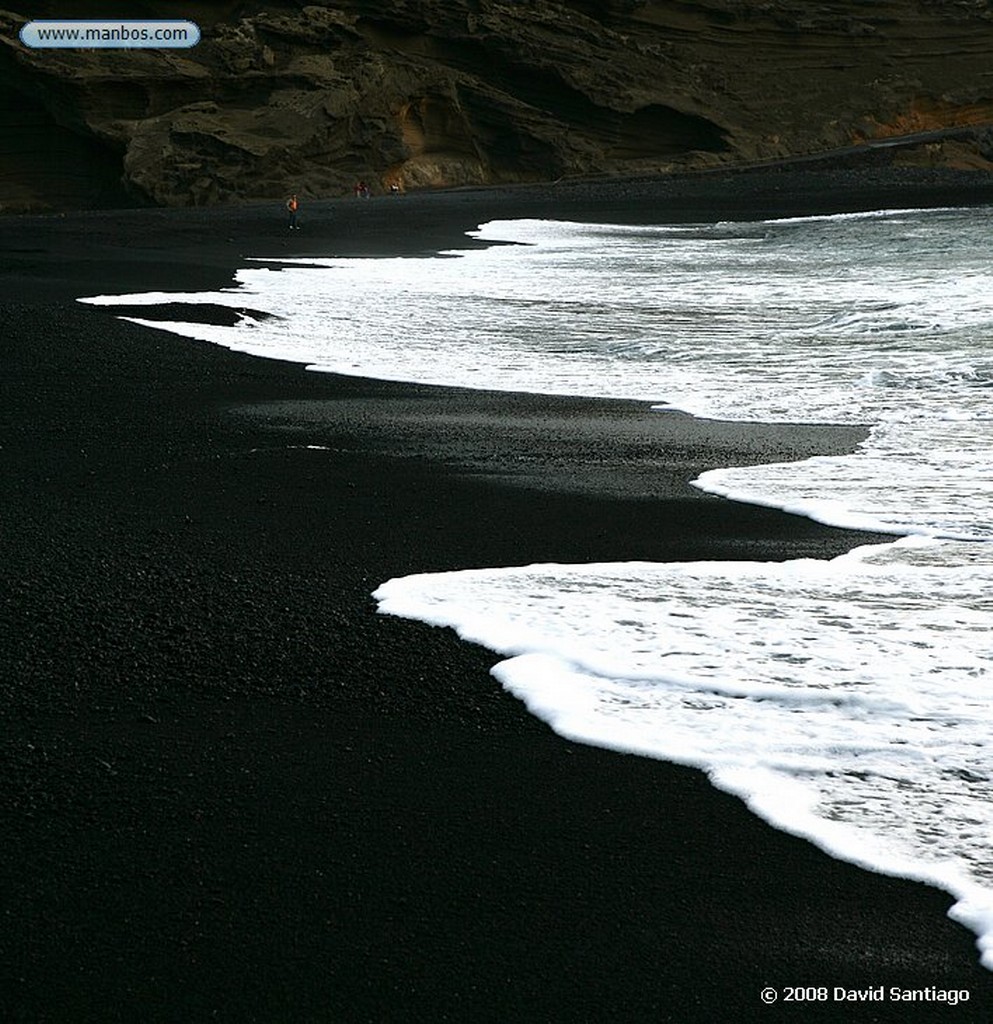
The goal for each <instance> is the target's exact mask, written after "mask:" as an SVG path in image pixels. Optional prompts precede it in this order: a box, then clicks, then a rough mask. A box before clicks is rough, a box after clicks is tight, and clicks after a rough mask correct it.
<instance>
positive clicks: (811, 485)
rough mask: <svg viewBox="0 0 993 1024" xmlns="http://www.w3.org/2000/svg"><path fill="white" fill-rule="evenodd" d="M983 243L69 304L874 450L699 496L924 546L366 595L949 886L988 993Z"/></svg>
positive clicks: (712, 236)
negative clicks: (452, 631) (202, 315)
mask: <svg viewBox="0 0 993 1024" xmlns="http://www.w3.org/2000/svg"><path fill="white" fill-rule="evenodd" d="M989 222H990V211H989V210H986V209H983V210H956V209H948V210H940V211H918V210H901V211H877V212H872V213H864V214H847V215H841V216H833V217H814V218H787V219H781V220H772V221H763V222H756V223H720V224H698V225H677V226H651V225H650V226H618V225H608V224H596V225H588V224H567V223H559V222H550V221H513V222H494V223H490V224H486V225H483V226H481V227H480V229H479V230H478V231H477V232H475V233H474V234H475V235H476V237H477V238H478V239H479V240H482V241H489V242H494V243H498V242H516V243H520V244H516V245H500V244H494V245H493V246H492V247H490V248H483V249H473V250H467V251H464V252H453V253H448V254H443V255H441V256H437V257H431V258H416V259H411V258H405V259H384V260H346V259H328V260H306V261H298V262H297V263H293V262H290V261H273V262H272V263H271V265H257V266H253V267H252V268H249V269H244V270H242V271H240V272H239V274H238V284H237V286H236V287H234V288H231V289H225V290H222V291H220V292H217V293H202V294H192V295H177V294H174V293H157V294H154V295H145V296H133V295H128V296H101V297H95V298H94V299H91V300H87V301H93V302H100V303H103V304H108V305H110V304H113V303H120V304H130V305H136V304H149V305H154V304H157V303H162V302H177V301H178V302H191V303H200V302H209V303H219V304H225V305H229V306H232V307H244V306H246V305H248V306H251V307H252V308H255V309H259V310H264V311H266V312H268V313H270V314H272V316H271V318H268V319H264V320H253V319H247V318H246V319H243V321H242V322H241V323H239V324H238V325H236V326H234V327H221V326H214V325H207V324H177V323H170V324H163V323H161V322H158V321H141V320H139V321H138V322H147V323H149V324H150V325H151V326H155V327H160V328H164V329H167V330H174V331H176V332H178V333H181V334H186V335H189V336H192V337H196V338H201V339H204V340H207V341H211V342H216V343H218V344H223V345H227V346H229V347H231V348H235V349H239V350H242V351H246V352H252V353H254V354H256V355H264V356H271V357H277V358H283V359H295V360H297V361H300V362H304V363H306V364H308V365H310V366H312V367H314V368H315V369H321V370H334V371H337V372H340V373H351V374H358V375H364V376H371V377H379V378H383V379H393V380H396V379H400V380H410V381H417V382H421V383H438V384H450V385H457V386H467V387H482V388H490V389H495V390H507V391H531V392H545V393H564V394H585V395H598V396H603V397H623V398H635V399H643V400H645V401H646V402H651V403H655V404H663V403H664V406H665V407H666V408H679V409H682V410H685V411H688V412H691V413H693V414H695V415H697V416H704V417H713V418H726V419H737V420H755V421H764V422H776V421H783V422H807V423H810V422H826V423H861V424H866V425H867V427H869V428H870V433H869V436H868V438H867V440H866V441H865V442H864V443H863V444H862V445H861V446H860V447H859V448H858V450H857V451H855V452H853V453H852V454H850V455H847V456H832V457H820V458H813V459H808V460H806V461H804V462H798V463H783V464H777V465H769V466H750V467H746V468H721V469H714V470H712V471H710V472H707V473H704V474H703V475H702V476H701V477H700V479H699V480H698V481H697V484H698V486H700V487H701V488H703V489H704V490H707V491H710V492H713V493H715V494H721V495H725V496H728V497H732V498H736V499H739V500H743V501H748V502H753V503H758V504H766V505H771V506H774V507H777V508H783V509H786V510H789V511H793V512H797V513H800V514H803V515H807V516H810V517H812V518H815V519H818V520H820V521H823V522H826V523H831V524H834V525H839V526H845V527H851V528H864V529H876V530H880V531H884V532H889V533H892V534H896V535H919V536H917V539H909V538H908V539H904V540H901V541H899V542H897V543H894V544H892V545H889V546H885V547H878V548H872V549H859V550H857V551H855V552H852V553H851V554H849V555H847V556H845V557H843V558H840V559H836V560H834V561H831V562H819V561H802V562H787V563H699V564H678V565H646V564H637V565H593V566H551V565H549V566H534V567H529V568H514V569H492V570H474V571H471V572H462V573H447V574H441V575H435V576H421V577H409V578H407V579H403V580H392V581H390V582H389V583H387V584H384V585H383V586H382V587H381V588H380V589H379V590H378V591H377V592H376V596H377V599H378V600H379V601H380V607H381V609H382V610H383V611H385V612H390V613H393V614H398V615H406V616H410V617H415V618H419V619H423V620H424V621H427V622H434V623H437V624H444V625H451V626H454V627H455V628H457V629H458V630H459V632H460V633H461V634H462V635H463V636H466V637H467V638H469V639H473V640H475V641H477V642H480V643H484V644H486V645H487V646H489V647H491V648H492V649H493V650H495V651H498V652H500V653H501V654H504V655H506V656H508V658H509V660H507V661H504V662H503V663H502V664H501V665H500V666H498V667H497V669H496V674H497V676H498V678H499V679H500V680H501V681H502V683H503V684H504V685H505V686H506V687H507V688H508V689H510V690H511V691H513V692H514V693H516V694H517V695H518V696H520V697H521V699H522V700H524V701H525V702H526V703H527V705H528V706H529V707H530V708H531V709H532V711H534V712H535V713H536V714H539V715H541V716H542V717H543V718H545V719H546V720H547V721H549V722H550V723H551V724H552V726H553V727H554V728H555V729H557V730H558V731H560V732H562V733H563V734H565V735H568V736H573V737H575V738H577V739H583V740H585V741H588V742H593V743H598V744H602V745H605V746H612V747H617V748H619V749H623V750H631V751H637V752H640V753H643V754H647V755H651V756H655V757H663V758H667V759H671V760H675V761H681V762H684V763H688V764H693V765H696V766H698V767H700V768H702V769H703V770H705V771H707V772H708V773H709V774H710V776H711V778H712V779H713V780H714V782H715V784H717V785H719V786H721V787H723V788H725V789H727V790H729V791H731V792H734V793H737V794H739V795H740V796H742V798H743V799H745V800H747V801H748V803H749V806H751V807H752V808H753V809H754V810H755V811H756V813H758V814H760V815H762V816H763V817H764V818H765V819H766V820H768V821H770V822H771V823H773V824H774V825H776V826H777V827H780V828H783V829H785V830H788V831H791V832H794V833H796V834H799V835H803V836H807V837H809V838H810V839H811V840H813V841H814V842H816V843H818V844H820V845H821V846H823V847H824V848H825V849H827V850H829V851H830V852H832V853H833V854H835V855H836V856H839V857H844V858H845V859H848V860H852V861H854V862H856V863H859V864H862V865H864V866H866V867H869V868H872V869H875V870H879V871H886V872H890V873H894V874H899V875H906V876H908V877H913V878H918V879H921V880H925V881H927V882H930V883H932V884H935V885H938V886H941V887H942V888H944V889H946V890H947V891H948V892H950V893H952V894H953V895H954V897H955V899H956V901H957V902H956V905H955V908H954V911H953V913H954V915H955V916H956V917H957V918H959V919H960V920H962V921H963V922H964V923H966V924H967V925H968V926H969V927H971V928H972V929H973V930H974V931H975V932H976V933H977V935H978V936H979V937H980V947H981V951H982V959H983V963H984V964H986V966H988V967H991V968H993V873H991V869H990V863H991V862H993V856H991V853H993V814H991V811H990V807H991V806H993V803H991V799H990V798H991V796H993V792H991V787H993V781H991V780H993V754H991V747H990V739H989V737H990V735H991V730H993V711H991V710H990V709H991V707H993V702H991V701H990V699H989V697H990V682H991V660H993V652H991V641H990V635H991V634H990V630H989V626H990V622H991V615H990V613H991V611H993V606H991V603H990V599H989V598H988V597H987V595H988V594H990V593H993V578H991V576H993V568H991V558H993V554H991V553H993V548H991V547H990V545H989V544H988V543H985V541H989V540H990V539H993V516H991V515H990V508H991V505H993V457H991V452H993V412H991V409H990V399H991V396H993V356H991V355H990V353H991V352H993V273H991V272H990V270H989V269H988V264H989V260H988V243H987V239H988V237H989V234H990V223H989ZM259 262H260V263H261V262H263V261H259ZM928 537H930V538H945V539H944V540H942V541H934V540H930V541H929V540H926V539H925V538H928ZM965 539H971V540H972V543H965V542H964V540H965Z"/></svg>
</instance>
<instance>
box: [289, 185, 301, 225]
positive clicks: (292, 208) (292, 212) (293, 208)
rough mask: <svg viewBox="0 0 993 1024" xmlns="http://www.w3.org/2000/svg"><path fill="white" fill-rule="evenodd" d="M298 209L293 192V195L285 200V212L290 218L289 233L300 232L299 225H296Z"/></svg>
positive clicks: (298, 205)
mask: <svg viewBox="0 0 993 1024" xmlns="http://www.w3.org/2000/svg"><path fill="white" fill-rule="evenodd" d="M299 209H300V203H299V202H298V200H297V196H296V193H295V192H294V193H293V195H291V196H290V198H289V199H287V200H286V212H287V213H288V214H289V218H290V231H299V230H300V225H299V224H297V210H299Z"/></svg>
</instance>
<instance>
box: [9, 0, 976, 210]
mask: <svg viewBox="0 0 993 1024" xmlns="http://www.w3.org/2000/svg"><path fill="white" fill-rule="evenodd" d="M73 6H74V5H72V4H65V3H62V4H59V3H50V4H43V3H42V4H31V5H28V7H29V9H27V10H25V9H19V10H18V11H17V12H16V13H14V12H10V11H0V93H2V97H0V98H2V101H3V102H2V103H0V111H2V112H0V127H2V131H0V203H2V204H3V207H4V209H6V210H19V209H44V208H56V209H57V208H65V207H72V206H94V205H112V204H114V203H121V202H131V203H135V202H148V203H155V204H165V205H185V204H199V203H213V202H226V201H238V200H245V199H256V198H257V199H261V198H273V197H279V196H282V195H284V194H285V193H286V192H287V191H289V190H296V191H298V192H301V193H302V194H305V195H314V196H318V195H320V196H324V195H335V194H339V193H341V192H343V191H345V190H346V189H348V188H349V187H350V186H351V184H352V183H353V182H354V181H355V180H356V179H358V178H364V179H366V180H367V181H368V182H369V183H370V184H371V185H372V186H373V188H374V189H381V188H385V187H387V186H388V185H389V184H391V183H393V182H395V183H397V184H398V185H400V186H401V187H406V188H415V187H423V186H445V185H459V184H470V183H486V182H509V181H534V180H549V179H556V178H558V177H561V176H564V175H597V174H610V175H637V174H656V173H659V172H660V171H662V172H665V171H671V170H679V169H687V168H700V167H707V166H717V165H721V164H741V163H745V162H754V161H761V160H777V159H784V158H793V157H797V156H802V155H807V154H815V153H823V152H827V151H833V150H837V149H840V148H843V147H849V146H852V145H857V144H859V143H866V142H872V141H875V142H876V143H878V142H879V140H882V139H886V138H888V137H904V136H907V135H913V136H915V139H916V141H917V142H918V143H919V146H918V148H917V149H916V151H914V152H913V153H912V154H911V155H909V156H904V157H903V158H905V159H914V160H925V161H932V162H935V163H944V164H952V165H956V166H967V167H976V168H982V169H990V166H991V165H990V164H989V163H988V162H987V159H986V158H987V156H988V155H993V145H991V144H990V141H989V138H988V135H987V126H988V125H990V124H993V6H991V5H990V3H988V2H986V0H875V2H873V3H871V4H869V3H859V2H856V0H847V2H841V0H825V2H820V3H816V2H815V3H809V2H799V0H798V2H792V0H765V2H761V0H760V2H746V0H698V2H678V0H599V2H595V0H342V2H339V3H333V4H330V3H293V2H286V0H273V2H270V3H264V4H262V3H231V2H229V3H186V4H177V3H168V2H161V3H154V2H148V3H128V4H116V5H115V4H114V3H110V4H104V5H102V6H101V10H100V14H101V17H104V16H121V17H124V16H126V17H129V18H136V17H160V18H162V17H168V18H176V17H188V18H190V19H192V20H194V21H196V22H197V23H198V24H199V25H200V27H201V28H202V30H203V39H202V42H201V43H200V44H199V45H198V46H196V47H194V48H191V49H188V50H31V49H28V48H27V47H25V46H23V45H22V44H21V43H20V41H19V40H18V32H19V30H20V28H21V26H22V25H23V24H24V22H25V21H26V20H28V19H30V18H39V17H50V18H51V17H60V16H61V17H71V16H73V15H74V14H76V15H78V8H77V9H76V10H75V11H72V10H67V8H73ZM921 133H925V134H921ZM926 133H930V134H926Z"/></svg>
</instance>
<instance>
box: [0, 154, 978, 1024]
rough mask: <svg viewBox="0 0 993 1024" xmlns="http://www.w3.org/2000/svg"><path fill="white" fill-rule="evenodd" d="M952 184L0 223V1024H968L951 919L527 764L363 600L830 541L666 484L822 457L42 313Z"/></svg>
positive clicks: (619, 409)
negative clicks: (447, 251) (465, 240)
mask: <svg viewBox="0 0 993 1024" xmlns="http://www.w3.org/2000/svg"><path fill="white" fill-rule="evenodd" d="M991 201H993V184H991V183H989V182H988V181H987V179H986V178H985V177H984V176H981V175H976V174H964V175H955V174H941V175H939V174H933V173H930V172H910V171H897V170H893V169H879V170H869V171H862V172H858V173H856V172H853V171H834V172H831V171H828V170H822V169H816V168H814V169H809V170H806V171H795V172H791V173H775V172H765V173H762V174H752V175H745V176H723V175H708V176H701V177H698V178H688V179H683V180H681V181H674V182H670V183H668V184H655V183H650V182H629V183H616V184H600V185H593V184H582V185H560V186H549V187H543V188H534V189H525V188H515V189H504V190H465V191H458V192H452V193H436V194H426V195H411V196H406V197H403V198H401V199H394V198H392V197H381V198H375V199H373V200H370V201H369V202H360V201H357V200H351V199H350V200H348V201H345V200H342V201H334V202H321V203H317V202H311V203H305V204H304V207H303V210H302V216H301V222H302V224H303V230H301V231H299V232H295V233H293V234H292V235H289V233H287V232H286V231H285V227H284V224H283V220H282V216H281V211H280V208H279V205H278V204H274V205H273V207H271V208H269V207H246V208H240V209H238V208H231V209H212V210H187V211H128V212H122V213H119V214H107V213H100V214H79V215H73V216H67V217H49V218H18V219H8V220H4V221H0V259H2V265H3V270H4V273H3V276H2V278H0V300H2V305H0V322H2V327H0V339H2V340H0V352H2V356H0V467H2V474H3V475H2V479H3V502H2V505H0V607H2V612H0V714H2V721H3V728H2V732H0V807H2V822H3V828H2V838H0V1019H2V1020H4V1021H54V1022H63V1021H65V1022H76V1021H101V1022H110V1021H213V1020H220V1021H263V1022H268V1021H274V1022H281V1021H287V1022H289V1021H292V1022H304V1021H313V1022H328V1021H335V1022H338V1021H340V1022H366V1021H368V1022H391V1021H403V1022H411V1021H425V1022H427V1021H431V1022H435V1021H457V1022H462V1021H466V1022H469V1021H508V1022H512V1021H521V1022H532V1021H533V1022H538V1021H553V1022H558V1021H570V1022H572V1021H584V1022H586V1021H589V1022H600V1021H610V1022H615V1021H616V1022H620V1021H646V1022H647V1021H652V1022H675V1024H683V1022H686V1024H690V1022H697V1021H699V1022H704V1021H706V1022H723V1021H729V1022H730V1021H767V1020H791V1021H803V1022H810V1021H831V1022H838V1021H858V1022H863V1021H864V1022H869V1021H902V1022H905V1021H914V1022H917V1021H921V1022H926V1021H955V1022H958V1021H962V1022H980V1021H982V1022H987V1021H989V1020H990V1019H991V1014H993V974H991V973H990V972H988V971H985V970H983V969H982V968H981V967H980V966H979V965H978V956H977V952H976V949H975V945H974V937H973V936H972V934H971V933H969V932H968V931H966V930H965V929H963V928H961V927H959V926H958V925H956V924H955V923H953V922H952V921H950V920H949V919H948V918H947V917H946V916H945V914H946V911H947V908H948V907H949V905H950V903H951V900H950V898H949V897H947V896H946V895H944V894H943V893H940V892H937V891H935V890H932V889H929V888H926V887H924V886H920V885H916V884H912V883H909V882H904V881H899V880H894V879H890V878H885V877H881V876H876V875H871V874H868V873H865V872H863V871H860V870H858V869H857V868H854V867H851V866H849V865H846V864H842V863H839V862H837V861H835V860H832V859H831V858H830V857H827V856H826V855H824V854H822V853H820V852H819V851H817V850H816V849H815V848H813V847H812V846H810V845H809V844H807V843H805V842H802V841H799V840H796V839H793V838H790V837H788V836H786V835H783V834H781V833H779V832H776V831H775V830H773V829H771V828H769V827H767V826H765V825H764V824H763V823H762V822H760V821H759V820H758V819H757V818H755V817H753V816H752V815H751V814H750V813H749V812H748V811H747V810H746V808H745V807H744V806H743V805H742V804H741V803H740V802H739V801H738V800H736V799H733V798H731V797H728V796H725V795H724V794H721V793H718V792H716V791H714V790H713V789H712V788H711V787H710V785H709V783H708V782H707V780H706V779H705V778H704V777H703V776H702V775H700V774H699V773H697V772H694V771H690V770H687V769H682V768H677V767H673V766H671V765H667V764H664V763H659V762H654V761H650V760H646V759H641V758H638V757H633V756H623V755H618V754H614V753H610V752H607V751H602V750H598V749H594V748H588V747H583V746H580V745H576V744H573V743H568V742H565V741H563V740H561V739H560V738H558V737H557V736H555V735H554V734H552V733H551V732H550V731H549V730H548V729H547V728H546V727H545V726H544V725H543V724H541V723H540V722H538V721H537V720H536V719H533V718H531V717H530V716H529V715H528V714H527V713H526V712H525V711H524V709H523V707H522V706H521V705H519V704H518V703H517V702H516V701H515V700H514V699H512V698H511V697H509V696H507V695H505V694H504V693H503V692H502V691H501V690H500V689H499V687H498V685H497V684H496V683H495V681H494V680H493V679H492V678H491V677H490V676H489V674H488V668H489V666H490V665H491V664H492V663H493V661H494V658H493V657H492V656H491V655H490V654H489V653H488V652H486V651H483V650H480V649H478V648H474V647H472V646H471V645H468V644H464V643H462V642H460V641H458V640H457V639H456V638H455V636H454V634H452V633H450V632H449V631H445V630H435V629H430V628H427V627H424V626H421V625H420V624H417V623H412V622H405V621H401V620H397V619H393V618H389V617H385V616H380V615H377V614H376V612H375V607H374V603H373V601H372V600H371V598H370V596H369V595H370V593H371V591H372V590H373V589H375V587H376V586H377V585H378V584H380V583H381V582H383V581H384V580H386V579H389V578H391V577H394V576H399V575H404V574H407V573H412V572H424V571H433V570H442V569H454V568H465V567H470V566H490V565H493V566H497V565H510V564H520V563H527V562H533V561H591V560H597V561H610V560H623V559H629V558H637V559H655V560H668V559H701V558H715V557H716V558H732V557H742V558H772V559H781V558H791V557H799V556H825V557H828V556H832V555H835V554H839V553H841V552H843V551H845V550H848V549H849V548H850V547H852V546H853V545H854V544H856V543H860V542H864V541H866V540H869V539H871V538H869V537H868V536H866V535H860V534H855V533H848V532H843V531H837V530H829V529H826V528H822V527H820V526H817V525H815V524H813V523H811V522H808V521H806V520H804V519H800V518H797V517H792V516H788V515H785V514H781V513H778V512H774V511H771V510H766V509H759V508H751V507H745V506H740V505H737V504H734V503H730V502H726V501H722V500H719V499H715V498H710V497H707V496H705V495H702V494H700V493H698V492H696V491H695V490H693V489H692V488H689V487H688V486H687V481H688V480H689V479H691V478H692V477H693V476H695V475H697V474H698V473H699V472H700V471H701V470H702V469H704V468H707V467H710V466H716V465H728V464H743V463H745V462H747V461H756V460H760V461H761V460H765V459H768V458H775V459H783V458H790V457H802V456H803V455H804V454H806V453H809V452H814V451H831V450H845V449H847V448H849V447H850V446H851V445H852V444H854V443H856V441H857V440H858V436H859V435H858V433H857V432H854V431H849V430H840V429H837V428H824V429H818V428H797V429H794V428H789V427H777V428H772V427H764V428H751V427H747V428H746V427H742V426H740V425H728V424H719V423H697V422H695V421H693V420H690V419H688V418H686V417H683V416H680V415H677V414H658V413H650V412H647V411H646V410H645V409H644V408H643V407H641V406H638V405H629V404H624V403H608V402H599V401H588V402H586V401H579V400H571V399H570V400H565V399H564V400H555V399H547V398H536V397H527V396H511V395H494V394H487V393H476V392H466V391H455V390H445V389H434V388H425V387H414V386H407V385H396V384H383V383H378V382H373V381H366V380H360V379H346V378H336V377H331V376H325V375H318V374H313V373H307V372H306V371H305V370H304V369H303V368H302V367H298V366H294V365H289V364H283V363H278V362H269V361H263V360H258V359H253V358H251V357H248V356H241V355H238V354H235V353H231V352H228V351H225V350H221V349H218V348H214V347H211V346H209V345H205V344H200V343H196V342H191V341H187V340H184V339H181V338H177V337H175V336H172V335H167V334H165V333H163V332H157V331H154V330H150V329H146V328H142V327H139V326H136V325H132V324H128V323H125V322H122V321H119V320H116V319H114V318H113V317H112V316H111V315H109V313H108V312H107V311H105V310H101V309H97V308H92V307H85V306H82V305H79V304H76V303H74V302H73V299H74V298H75V297H77V296H80V295H87V294H95V293H100V292H121V291H131V290H141V289H155V290H160V289H161V290H182V289H193V288H202V287H217V286H222V285H224V284H226V283H227V282H228V281H229V280H230V277H231V274H232V272H233V270H234V269H235V268H236V267H237V266H238V265H239V264H240V262H241V260H242V258H244V257H248V256H280V255H287V256H291V255H297V254H305V253H314V254H320V255H347V254H354V255H372V254H378V253H384V254H385V253H404V252H423V251H431V250H433V249H437V248H451V247H454V246H455V245H457V244H460V242H459V236H460V232H461V231H463V230H465V229H466V228H472V227H474V226H475V225H476V224H478V223H480V222H482V221H485V220H488V219H493V218H504V217H514V216H555V217H561V218H573V219H579V218H589V219H599V220H615V221H616V220H626V221H629V222H638V221H642V220H660V221H664V220H670V219H671V220H677V219H685V220H703V219H713V218H722V217H729V216H744V215H749V214H751V215H756V216H766V215H770V214H773V213H778V214H793V213H802V212H827V211H831V210H836V209H837V210H847V209H871V208H879V207H883V206H904V207H911V206H919V205H946V204H955V205H960V204H964V203H979V202H991ZM412 329H416V325H412ZM307 445H320V446H324V447H326V448H327V449H329V450H322V451H317V450H311V449H307V448H306V447H303V446H307ZM767 986H772V987H774V988H776V989H778V990H779V991H780V993H781V994H782V993H783V991H784V990H785V988H786V987H787V986H808V987H816V986H826V987H828V989H829V990H833V989H834V988H835V987H843V988H845V989H862V990H866V989H874V988H877V987H878V986H885V987H886V988H887V989H888V988H889V987H890V986H898V987H900V988H901V989H923V990H927V989H929V988H930V989H934V988H937V989H943V990H945V989H964V990H966V991H968V992H969V994H970V999H969V1001H968V1002H964V1003H961V1004H959V1005H957V1006H949V1005H948V1004H947V1003H933V1002H931V1003H927V1002H915V1003H912V1004H908V1003H902V1002H901V1003H894V1002H890V1001H888V1002H871V1003H861V1004H857V1005H856V1004H851V1003H845V1004H839V1003H835V1002H813V1003H802V1004H796V1003H792V1004H791V1003H784V1002H782V1001H779V1002H778V1003H777V1004H776V1005H772V1006H769V1005H765V1004H764V1003H763V1002H762V1000H761V998H760V992H761V991H762V989H763V988H765V987H767Z"/></svg>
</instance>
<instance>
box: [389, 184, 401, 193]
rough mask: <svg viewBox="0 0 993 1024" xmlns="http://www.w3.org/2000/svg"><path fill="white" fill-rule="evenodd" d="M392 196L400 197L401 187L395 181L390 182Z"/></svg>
mask: <svg viewBox="0 0 993 1024" xmlns="http://www.w3.org/2000/svg"><path fill="white" fill-rule="evenodd" d="M390 195H391V196H398V195H400V185H399V183H397V182H395V181H391V182H390Z"/></svg>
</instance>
